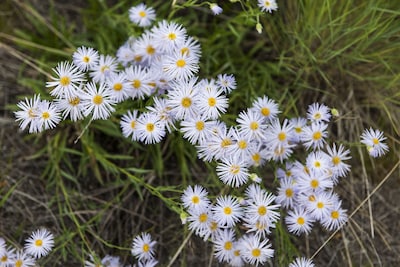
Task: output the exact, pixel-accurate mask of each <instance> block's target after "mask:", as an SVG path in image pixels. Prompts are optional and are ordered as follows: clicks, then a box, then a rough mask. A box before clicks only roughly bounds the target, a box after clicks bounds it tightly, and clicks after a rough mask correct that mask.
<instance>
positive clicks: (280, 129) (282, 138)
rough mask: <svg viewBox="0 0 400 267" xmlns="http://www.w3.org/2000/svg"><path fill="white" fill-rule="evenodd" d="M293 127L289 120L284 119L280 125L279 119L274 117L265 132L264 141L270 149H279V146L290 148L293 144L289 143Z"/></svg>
mask: <svg viewBox="0 0 400 267" xmlns="http://www.w3.org/2000/svg"><path fill="white" fill-rule="evenodd" d="M292 131H293V128H292V126H291V125H290V124H289V120H287V119H285V120H284V121H283V123H282V125H281V124H280V122H279V119H274V120H273V121H272V122H271V124H270V127H269V128H268V129H267V131H266V134H265V141H266V143H267V145H268V146H269V147H270V149H271V150H278V151H280V150H281V148H290V147H292V146H293V145H291V144H290V143H289V140H290V136H291V135H292Z"/></svg>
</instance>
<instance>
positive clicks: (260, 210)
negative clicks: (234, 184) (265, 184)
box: [258, 206, 267, 216]
mask: <svg viewBox="0 0 400 267" xmlns="http://www.w3.org/2000/svg"><path fill="white" fill-rule="evenodd" d="M258 214H260V215H261V216H264V215H265V214H267V208H266V207H265V206H260V207H258Z"/></svg>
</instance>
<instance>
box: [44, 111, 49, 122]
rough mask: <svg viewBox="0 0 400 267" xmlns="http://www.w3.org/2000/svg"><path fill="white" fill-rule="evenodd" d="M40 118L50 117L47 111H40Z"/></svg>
mask: <svg viewBox="0 0 400 267" xmlns="http://www.w3.org/2000/svg"><path fill="white" fill-rule="evenodd" d="M42 118H43V119H45V120H47V119H48V118H50V113H48V112H47V111H45V112H43V113H42Z"/></svg>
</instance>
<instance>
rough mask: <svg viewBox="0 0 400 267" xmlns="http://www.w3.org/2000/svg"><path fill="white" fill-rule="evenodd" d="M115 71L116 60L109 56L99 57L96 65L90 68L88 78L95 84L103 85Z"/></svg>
mask: <svg viewBox="0 0 400 267" xmlns="http://www.w3.org/2000/svg"><path fill="white" fill-rule="evenodd" d="M116 71H117V60H116V58H114V57H112V56H109V55H100V57H99V61H98V63H97V64H96V65H95V66H94V67H93V68H92V71H91V72H90V77H92V79H93V81H94V82H96V83H103V82H105V81H106V79H107V78H108V77H109V76H110V75H111V73H115V72H116Z"/></svg>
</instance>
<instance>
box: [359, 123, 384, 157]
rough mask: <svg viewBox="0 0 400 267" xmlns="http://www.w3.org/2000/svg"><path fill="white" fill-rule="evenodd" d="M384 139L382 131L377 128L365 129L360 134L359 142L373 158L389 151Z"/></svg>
mask: <svg viewBox="0 0 400 267" xmlns="http://www.w3.org/2000/svg"><path fill="white" fill-rule="evenodd" d="M385 140H386V137H385V136H384V135H383V132H382V131H380V130H377V129H376V130H375V129H372V128H369V129H365V130H364V132H363V133H362V135H361V143H363V144H364V145H366V146H367V150H368V152H369V154H370V155H371V156H372V157H374V158H376V157H380V156H383V155H385V154H386V152H388V151H389V147H388V145H387V144H386V143H384V141H385Z"/></svg>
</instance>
